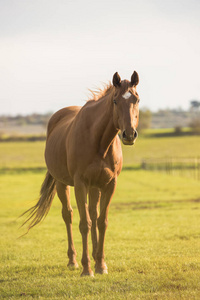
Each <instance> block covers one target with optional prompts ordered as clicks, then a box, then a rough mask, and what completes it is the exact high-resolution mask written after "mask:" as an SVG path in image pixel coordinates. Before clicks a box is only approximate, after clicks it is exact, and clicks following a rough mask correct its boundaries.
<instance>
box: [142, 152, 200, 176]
mask: <svg viewBox="0 0 200 300" xmlns="http://www.w3.org/2000/svg"><path fill="white" fill-rule="evenodd" d="M141 168H142V169H144V170H151V171H160V172H166V173H168V174H171V175H179V176H186V177H192V178H194V179H197V180H200V157H193V158H191V157H189V158H180V157H179V158H175V157H173V158H172V157H171V158H156V159H155V158H147V159H144V160H143V161H142V164H141Z"/></svg>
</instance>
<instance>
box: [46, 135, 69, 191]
mask: <svg viewBox="0 0 200 300" xmlns="http://www.w3.org/2000/svg"><path fill="white" fill-rule="evenodd" d="M45 160H46V165H47V168H48V170H49V172H50V174H51V175H52V176H53V177H54V178H55V179H56V180H58V181H60V182H62V183H64V184H65V185H71V186H73V185H74V182H73V179H72V178H71V176H70V174H69V171H68V166H67V154H66V148H65V143H64V141H63V142H62V140H60V139H59V135H55V136H53V135H52V136H50V137H49V139H48V141H47V144H46V149H45Z"/></svg>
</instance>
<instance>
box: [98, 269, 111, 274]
mask: <svg viewBox="0 0 200 300" xmlns="http://www.w3.org/2000/svg"><path fill="white" fill-rule="evenodd" d="M95 273H96V274H101V275H102V274H108V269H96V270H95Z"/></svg>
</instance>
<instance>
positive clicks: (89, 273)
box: [81, 269, 94, 277]
mask: <svg viewBox="0 0 200 300" xmlns="http://www.w3.org/2000/svg"><path fill="white" fill-rule="evenodd" d="M84 276H90V277H94V273H93V271H92V270H91V269H90V270H85V271H84V270H83V272H82V273H81V277H84Z"/></svg>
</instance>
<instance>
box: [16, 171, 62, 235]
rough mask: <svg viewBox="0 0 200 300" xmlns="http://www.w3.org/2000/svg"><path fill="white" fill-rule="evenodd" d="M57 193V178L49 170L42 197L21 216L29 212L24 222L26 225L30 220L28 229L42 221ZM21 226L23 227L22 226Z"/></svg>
mask: <svg viewBox="0 0 200 300" xmlns="http://www.w3.org/2000/svg"><path fill="white" fill-rule="evenodd" d="M55 193H56V180H55V179H54V178H53V177H52V176H51V174H50V173H49V172H48V171H47V173H46V177H45V179H44V182H43V184H42V186H41V190H40V197H39V200H38V202H37V203H36V205H34V206H33V207H31V208H29V209H28V210H27V211H25V212H24V213H23V214H22V215H21V216H23V215H25V214H28V216H27V218H26V220H25V222H24V223H23V224H22V226H23V225H25V224H26V223H27V222H29V221H30V223H29V225H28V230H27V233H28V232H29V230H30V229H31V228H32V227H34V226H35V225H37V224H38V223H40V222H41V221H42V220H43V219H44V218H45V217H46V216H47V214H48V212H49V210H50V207H51V204H52V202H53V198H54V196H55ZM22 226H21V227H22Z"/></svg>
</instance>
